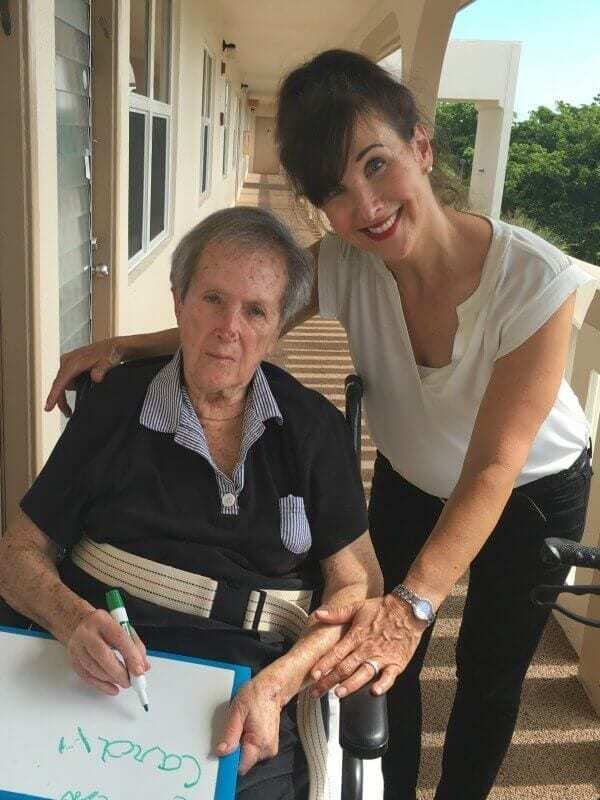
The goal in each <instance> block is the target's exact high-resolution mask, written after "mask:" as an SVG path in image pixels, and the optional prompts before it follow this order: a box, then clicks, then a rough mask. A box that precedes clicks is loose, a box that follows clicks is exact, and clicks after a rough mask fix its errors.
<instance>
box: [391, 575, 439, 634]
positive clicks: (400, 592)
mask: <svg viewBox="0 0 600 800" xmlns="http://www.w3.org/2000/svg"><path fill="white" fill-rule="evenodd" d="M390 594H393V595H394V596H395V597H398V598H400V600H404V602H405V603H408V605H409V606H410V607H411V608H412V611H413V614H414V615H415V617H416V618H417V619H420V620H421V621H422V622H426V623H427V625H428V626H429V625H431V623H432V622H433V621H434V619H435V612H434V610H433V606H432V605H431V603H430V602H429V600H426V599H425V598H424V597H419V596H418V595H416V594H415V593H414V592H411V590H410V589H407V588H406V586H404V585H403V584H402V583H399V584H398V586H395V587H394V588H393V589H392V591H391V592H390Z"/></svg>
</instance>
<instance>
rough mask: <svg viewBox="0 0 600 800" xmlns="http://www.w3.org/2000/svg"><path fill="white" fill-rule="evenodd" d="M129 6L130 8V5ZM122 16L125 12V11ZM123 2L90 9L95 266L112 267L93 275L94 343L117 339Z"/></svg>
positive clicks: (99, 0)
mask: <svg viewBox="0 0 600 800" xmlns="http://www.w3.org/2000/svg"><path fill="white" fill-rule="evenodd" d="M127 5H128V4H127ZM121 13H123V10H122V11H121ZM119 27H120V26H119V9H118V0H93V2H92V3H91V47H92V82H91V96H92V97H91V131H92V133H91V135H92V193H91V201H92V237H93V240H95V241H96V244H95V246H93V247H92V265H93V266H96V267H98V266H102V265H107V266H108V268H109V270H108V274H107V275H103V274H101V273H99V272H92V276H91V282H92V286H91V291H92V319H91V338H92V341H97V340H99V339H107V338H108V337H110V336H114V335H115V334H116V314H115V304H116V284H117V279H116V275H117V263H118V262H117V252H118V251H117V212H116V197H117V167H118V159H117V142H118V120H119V115H118V102H117V99H118V97H119V92H118V77H119V72H118V52H119Z"/></svg>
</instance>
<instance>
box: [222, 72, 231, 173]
mask: <svg viewBox="0 0 600 800" xmlns="http://www.w3.org/2000/svg"><path fill="white" fill-rule="evenodd" d="M231 95H232V92H231V81H230V80H226V81H225V94H224V110H223V163H222V168H221V174H222V175H223V177H224V178H226V177H227V176H228V175H229V170H230V166H229V161H230V150H229V143H230V140H231Z"/></svg>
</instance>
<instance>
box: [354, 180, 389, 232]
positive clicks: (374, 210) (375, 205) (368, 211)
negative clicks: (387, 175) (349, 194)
mask: <svg viewBox="0 0 600 800" xmlns="http://www.w3.org/2000/svg"><path fill="white" fill-rule="evenodd" d="M382 210H383V202H382V200H381V198H379V197H378V196H377V195H376V194H374V193H373V192H372V191H371V190H370V189H368V188H365V189H363V190H362V191H360V192H359V194H358V197H357V211H358V216H359V218H360V219H359V227H361V228H362V227H365V224H366V225H370V224H371V223H373V222H375V220H376V219H377V218H378V217H379V216H381V211H382ZM361 223H362V224H361Z"/></svg>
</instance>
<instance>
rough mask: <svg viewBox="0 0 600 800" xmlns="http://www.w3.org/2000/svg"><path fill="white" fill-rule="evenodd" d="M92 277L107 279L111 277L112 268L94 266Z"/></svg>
mask: <svg viewBox="0 0 600 800" xmlns="http://www.w3.org/2000/svg"><path fill="white" fill-rule="evenodd" d="M92 275H97V276H98V277H99V278H107V277H108V276H109V275H110V267H109V266H108V264H97V265H95V266H92Z"/></svg>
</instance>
